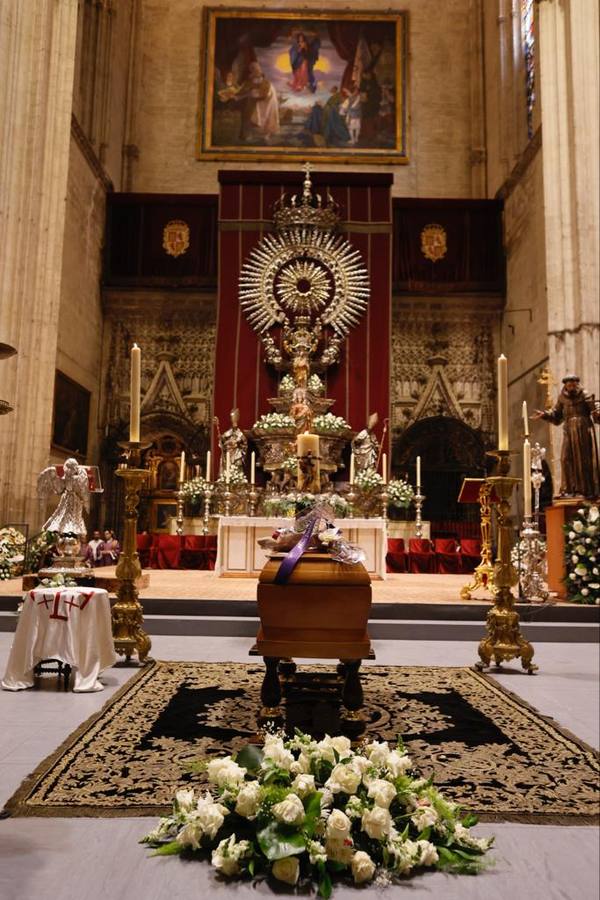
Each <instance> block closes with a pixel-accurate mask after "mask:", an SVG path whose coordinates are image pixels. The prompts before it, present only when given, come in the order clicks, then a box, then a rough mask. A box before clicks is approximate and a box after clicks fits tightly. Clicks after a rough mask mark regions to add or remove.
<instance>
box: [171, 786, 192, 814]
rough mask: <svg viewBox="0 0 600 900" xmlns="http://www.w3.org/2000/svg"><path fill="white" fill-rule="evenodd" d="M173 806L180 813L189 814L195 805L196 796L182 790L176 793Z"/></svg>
mask: <svg viewBox="0 0 600 900" xmlns="http://www.w3.org/2000/svg"><path fill="white" fill-rule="evenodd" d="M175 804H176V806H177V808H178V809H179V810H181V812H190V811H191V810H192V809H193V808H194V806H195V805H196V796H195V794H194V792H193V791H190V790H185V789H182V790H179V791H176V793H175Z"/></svg>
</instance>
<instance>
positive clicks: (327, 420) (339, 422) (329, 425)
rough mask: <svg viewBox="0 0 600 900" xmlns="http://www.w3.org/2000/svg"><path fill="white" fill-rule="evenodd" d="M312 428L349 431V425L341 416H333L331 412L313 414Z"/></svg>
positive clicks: (333, 431) (316, 429)
mask: <svg viewBox="0 0 600 900" xmlns="http://www.w3.org/2000/svg"><path fill="white" fill-rule="evenodd" d="M313 428H314V430H315V431H330V432H332V433H334V434H335V433H337V432H339V431H349V430H350V426H349V425H348V423H347V422H346V420H345V419H344V418H342V416H334V415H333V413H325V414H324V415H322V416H315V417H314V419H313Z"/></svg>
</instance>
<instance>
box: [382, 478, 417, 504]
mask: <svg viewBox="0 0 600 900" xmlns="http://www.w3.org/2000/svg"><path fill="white" fill-rule="evenodd" d="M387 493H388V503H389V505H390V506H397V507H398V509H408V507H409V506H410V504H411V503H412V501H413V498H414V496H415V492H414V490H413V488H412V485H410V484H409V483H408V481H404V479H403V478H392V479H390V481H389V482H388V486H387Z"/></svg>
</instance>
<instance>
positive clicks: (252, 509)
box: [248, 484, 258, 516]
mask: <svg viewBox="0 0 600 900" xmlns="http://www.w3.org/2000/svg"><path fill="white" fill-rule="evenodd" d="M257 500H258V491H257V490H256V485H255V484H251V485H250V491H249V493H248V514H249V515H250V516H255V515H256V501H257Z"/></svg>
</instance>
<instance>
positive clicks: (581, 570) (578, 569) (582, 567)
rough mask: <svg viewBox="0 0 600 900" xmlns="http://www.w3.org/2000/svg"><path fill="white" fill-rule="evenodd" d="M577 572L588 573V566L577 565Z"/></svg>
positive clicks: (581, 574) (577, 573) (578, 573)
mask: <svg viewBox="0 0 600 900" xmlns="http://www.w3.org/2000/svg"><path fill="white" fill-rule="evenodd" d="M575 574H576V575H579V576H583V575H587V569H586V567H585V566H582V565H579V566H575Z"/></svg>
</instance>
